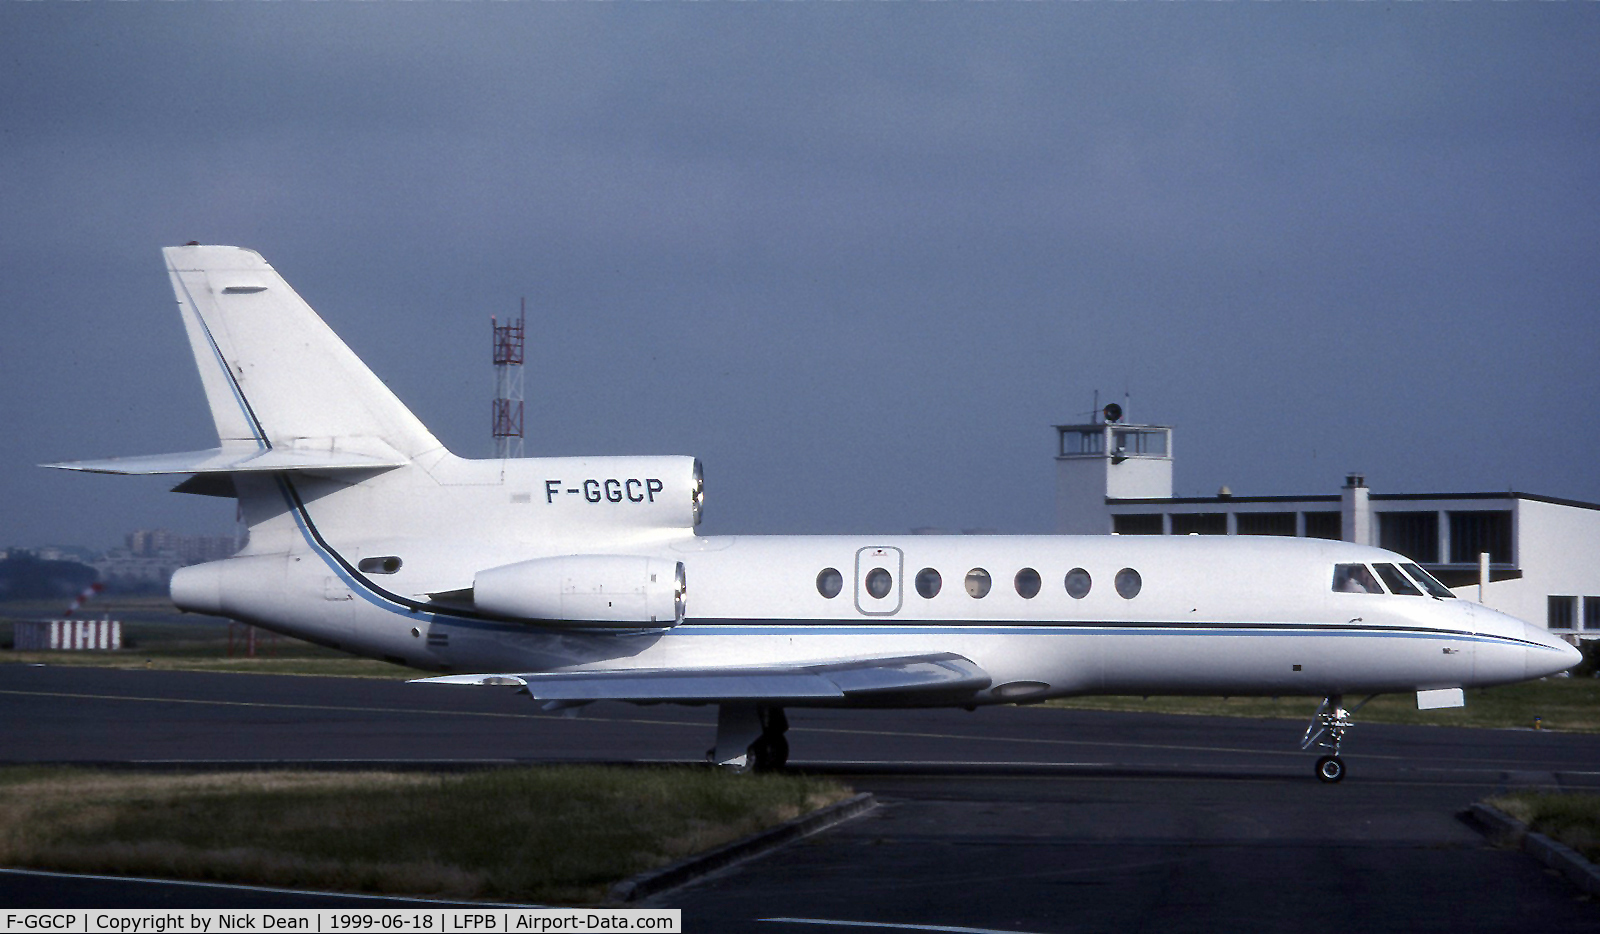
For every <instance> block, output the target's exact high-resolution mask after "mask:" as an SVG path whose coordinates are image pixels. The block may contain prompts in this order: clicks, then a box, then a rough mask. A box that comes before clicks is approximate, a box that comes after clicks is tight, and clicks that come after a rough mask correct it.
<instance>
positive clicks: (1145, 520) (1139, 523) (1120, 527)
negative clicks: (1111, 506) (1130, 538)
mask: <svg viewBox="0 0 1600 934" xmlns="http://www.w3.org/2000/svg"><path fill="white" fill-rule="evenodd" d="M1111 530H1112V531H1113V532H1116V533H1117V534H1118V535H1160V534H1161V513H1159V512H1148V513H1144V512H1142V513H1119V514H1118V515H1115V516H1112V517H1111Z"/></svg>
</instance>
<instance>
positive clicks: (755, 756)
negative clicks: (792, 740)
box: [745, 734, 789, 772]
mask: <svg viewBox="0 0 1600 934" xmlns="http://www.w3.org/2000/svg"><path fill="white" fill-rule="evenodd" d="M745 761H746V762H747V763H749V765H750V771H753V772H776V771H778V770H779V769H782V768H783V764H784V763H785V762H788V761H789V741H788V740H786V739H784V738H783V736H782V734H778V735H767V736H762V737H761V738H760V739H758V740H756V741H755V742H753V743H751V744H750V751H749V753H747V754H746V756H745Z"/></svg>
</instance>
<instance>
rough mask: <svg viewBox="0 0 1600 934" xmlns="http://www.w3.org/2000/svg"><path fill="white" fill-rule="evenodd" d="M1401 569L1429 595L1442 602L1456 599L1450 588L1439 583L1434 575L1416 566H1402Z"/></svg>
mask: <svg viewBox="0 0 1600 934" xmlns="http://www.w3.org/2000/svg"><path fill="white" fill-rule="evenodd" d="M1400 568H1401V570H1403V571H1405V572H1406V573H1407V574H1410V575H1411V579H1412V580H1414V581H1416V582H1417V583H1419V584H1421V585H1422V589H1423V590H1426V591H1427V592H1428V593H1429V595H1431V596H1435V597H1438V598H1439V599H1440V600H1454V599H1455V597H1456V595H1455V594H1453V593H1451V592H1450V588H1449V587H1446V586H1445V585H1443V584H1441V583H1439V582H1438V580H1436V579H1435V578H1434V576H1433V575H1432V574H1429V573H1428V572H1427V571H1424V570H1423V569H1422V568H1419V567H1417V566H1416V565H1415V564H1402V565H1400Z"/></svg>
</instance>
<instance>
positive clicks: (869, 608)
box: [856, 546, 906, 616]
mask: <svg viewBox="0 0 1600 934" xmlns="http://www.w3.org/2000/svg"><path fill="white" fill-rule="evenodd" d="M905 563H906V560H905V555H903V554H902V553H901V552H900V549H898V548H889V547H883V546H878V547H869V548H862V549H860V550H858V551H857V552H856V609H857V610H860V611H861V613H862V614H863V615H865V616H893V615H894V614H895V613H898V612H899V611H900V601H901V594H902V590H903V588H902V584H903V578H904V577H905Z"/></svg>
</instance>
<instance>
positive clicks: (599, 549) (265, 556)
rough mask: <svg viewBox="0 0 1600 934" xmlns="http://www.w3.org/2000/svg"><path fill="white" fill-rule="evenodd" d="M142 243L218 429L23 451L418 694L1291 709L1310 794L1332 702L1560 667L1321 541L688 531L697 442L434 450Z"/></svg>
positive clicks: (243, 295) (1442, 691)
mask: <svg viewBox="0 0 1600 934" xmlns="http://www.w3.org/2000/svg"><path fill="white" fill-rule="evenodd" d="M165 254H166V260H167V267H168V269H169V271H170V273H171V277H172V285H173V288H174V289H175V290H176V292H177V297H178V308H179V311H180V313H181V314H182V316H183V323H184V326H185V328H186V329H187V332H188V337H189V342H190V345H191V347H192V348H193V351H194V357H195V362H196V364H197V365H198V366H199V369H200V376H201V379H202V382H203V383H204V386H205V392H206V397H207V399H208V401H209V402H210V407H211V414H212V417H213V418H214V419H215V421H216V427H217V434H218V435H219V437H220V440H221V445H220V446H219V447H217V448H213V449H211V450H207V451H198V452H193V453H186V454H171V455H160V456H154V457H131V458H117V459H111V460H101V461H78V462H72V463H65V464H54V465H51V466H56V467H63V468H67V469H71V470H85V471H95V472H102V473H116V474H179V475H185V476H186V477H187V479H185V480H183V481H182V482H181V483H179V484H178V485H177V487H176V488H175V489H176V490H177V491H179V492H185V493H196V494H203V495H210V496H224V497H233V498H237V499H238V501H239V506H240V509H241V511H242V515H243V517H244V521H245V522H246V523H247V524H248V527H249V533H250V535H249V544H248V545H247V546H246V547H245V548H244V549H243V550H242V551H241V552H240V553H239V554H238V555H236V556H234V557H232V558H228V559H226V560H223V561H213V562H209V563H206V564H201V565H196V566H193V567H188V568H184V569H182V570H180V571H179V572H178V573H177V574H176V575H174V576H173V579H172V599H173V601H174V602H175V603H176V604H177V605H178V606H179V607H180V608H182V609H184V610H188V611H192V612H197V613H207V614H213V615H217V616H225V617H228V618H231V619H236V620H240V621H242V622H246V623H250V624H253V625H257V626H261V627H263V628H265V629H270V630H273V631H276V632H281V633H285V634H288V635H292V636H296V637H298V638H301V639H305V640H308V641H311V642H316V643H321V644H323V645H328V646H332V647H334V648H338V649H342V650H344V651H347V652H353V653H357V654H360V655H367V656H371V657H374V658H381V659H386V660H388V661H391V662H395V663H397V664H401V665H409V666H412V667H415V668H419V669H424V670H428V671H434V672H449V673H451V674H448V675H446V676H443V677H432V678H427V679H423V680H425V681H430V682H442V683H451V684H477V685H509V686H515V687H518V688H520V689H521V691H522V692H523V693H526V694H529V695H530V696H532V697H533V699H534V700H536V701H541V702H544V704H545V707H546V708H547V709H561V708H566V707H573V706H578V705H582V704H586V703H589V702H592V701H597V700H621V701H631V702H635V703H656V702H673V703H683V704H716V705H718V708H719V712H718V717H717V732H716V740H715V746H714V748H713V750H712V752H711V758H712V760H713V761H715V762H717V763H720V764H723V765H725V766H729V767H731V768H735V769H770V768H777V767H781V766H782V765H783V764H784V762H785V761H786V759H787V756H788V743H787V740H786V739H785V737H784V732H785V730H786V729H787V720H786V718H785V717H784V713H783V711H784V708H785V707H805V706H816V707H824V706H826V707H883V708H894V707H933V706H958V707H966V708H974V707H978V706H983V705H990V704H1017V703H1032V702H1037V701H1042V700H1045V699H1047V698H1051V697H1064V696H1070V695H1082V694H1132V695H1154V694H1189V695H1309V696H1317V697H1323V698H1325V701H1324V702H1323V704H1322V707H1321V708H1320V709H1319V711H1318V712H1317V714H1316V715H1315V717H1314V718H1313V720H1312V723H1311V725H1310V726H1309V727H1308V728H1307V730H1306V736H1305V738H1304V742H1303V746H1304V747H1305V748H1311V747H1313V746H1315V747H1318V748H1320V749H1322V750H1324V751H1325V753H1326V754H1325V755H1323V756H1322V757H1321V758H1320V759H1318V760H1317V764H1316V773H1317V775H1318V776H1319V777H1320V778H1321V779H1322V780H1324V781H1329V782H1335V781H1338V780H1340V779H1341V778H1342V777H1343V776H1344V773H1345V767H1344V763H1343V761H1342V760H1341V759H1340V758H1339V748H1340V743H1341V740H1342V739H1343V736H1344V733H1345V730H1346V729H1347V728H1348V727H1349V724H1350V711H1349V710H1347V709H1346V708H1345V707H1344V700H1343V698H1344V697H1345V696H1346V695H1374V694H1379V693H1390V692H1393V693H1402V692H1403V693H1410V692H1416V694H1417V699H1418V704H1419V706H1422V707H1444V706H1458V705H1460V704H1461V703H1462V699H1463V694H1462V689H1464V688H1468V687H1478V686H1484V685H1495V684H1506V683H1510V682H1515V681H1522V680H1525V679H1530V678H1538V677H1541V676H1544V675H1548V674H1552V673H1554V672H1558V671H1562V670H1564V669H1566V668H1568V667H1570V666H1571V665H1573V664H1574V663H1576V662H1577V661H1578V660H1579V655H1578V652H1577V651H1576V650H1575V649H1574V648H1573V647H1572V646H1570V645H1568V644H1566V643H1565V642H1562V641H1561V640H1559V639H1557V638H1555V637H1553V636H1552V635H1550V634H1549V633H1548V632H1546V631H1545V630H1543V629H1541V628H1539V627H1537V626H1533V625H1530V624H1528V623H1525V622H1523V621H1521V620H1518V619H1513V618H1511V617H1509V616H1505V615H1503V614H1500V613H1497V612H1495V611H1493V610H1490V609H1487V608H1485V607H1483V606H1480V605H1477V604H1474V603H1469V602H1468V601H1466V600H1460V599H1456V598H1455V597H1454V595H1453V594H1452V593H1451V592H1450V591H1449V590H1447V589H1445V588H1444V587H1443V586H1442V585H1440V584H1439V583H1438V582H1437V581H1435V580H1434V579H1433V578H1432V577H1430V576H1429V575H1428V574H1427V573H1426V572H1425V571H1423V570H1422V569H1421V568H1419V567H1418V566H1417V565H1416V564H1414V563H1411V562H1410V561H1408V560H1407V559H1406V558H1404V557H1402V556H1400V555H1398V554H1394V553H1391V552H1387V551H1383V550H1380V549H1377V548H1371V547H1366V546H1360V545H1353V544H1347V543H1342V542H1332V541H1321V540H1310V539H1285V538H1273V537H1231V536H1230V537H1217V538H1198V537H1160V536H1152V537H1117V536H1110V535H1107V536H980V537H972V536H952V537H940V536H896V535H884V536H842V535H840V536H759V537H758V536H737V537H735V536H725V537H702V536H699V535H696V534H695V527H696V526H697V525H698V524H699V522H700V511H701V503H702V478H701V471H700V464H699V462H698V461H696V460H695V459H693V458H691V457H589V458H585V457H538V458H527V459H512V460H466V459H463V458H460V457H457V456H455V455H454V454H451V453H450V452H449V451H447V450H445V448H444V447H443V446H442V445H441V444H440V443H439V441H438V440H437V439H436V438H434V436H433V435H432V434H431V433H430V432H429V431H428V429H427V428H426V427H424V426H423V425H422V423H421V422H419V421H418V420H417V419H416V417H415V416H413V415H412V414H411V412H410V411H409V410H407V409H406V407H405V406H404V405H403V404H401V402H400V401H399V400H398V399H397V398H395V396H394V395H393V394H392V393H391V392H390V391H389V389H388V387H386V386H385V385H384V384H383V382H382V381H380V380H379V379H378V377H377V376H375V375H373V373H372V371H370V370H369V369H367V367H366V366H365V365H363V364H362V362H361V361H360V360H359V359H358V358H357V357H356V356H355V354H354V353H352V352H351V351H350V349H349V348H348V347H346V346H345V344H344V343H343V342H342V341H341V340H340V339H339V338H338V337H337V336H336V335H335V334H334V333H333V331H331V330H330V329H329V328H328V327H327V325H326V324H324V323H323V321H322V319H321V318H319V317H318V316H317V314H316V313H315V312H314V311H312V309H311V308H310V306H308V305H307V304H306V303H305V302H304V301H303V300H302V299H301V298H300V296H299V295H297V294H295V292H294V290H293V289H291V288H290V287H289V285H288V284H287V283H286V282H285V281H284V280H283V278H282V277H281V276H279V275H278V273H277V272H276V271H275V270H274V269H273V268H272V267H271V266H269V265H268V264H267V263H266V262H265V261H264V260H263V259H262V258H261V257H260V256H259V255H258V254H256V253H254V252H252V251H250V250H245V249H239V248H237V247H226V246H200V245H196V244H190V245H188V246H181V247H171V248H168V249H167V250H165ZM1363 703H1364V702H1363ZM1357 706H1359V705H1357Z"/></svg>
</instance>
